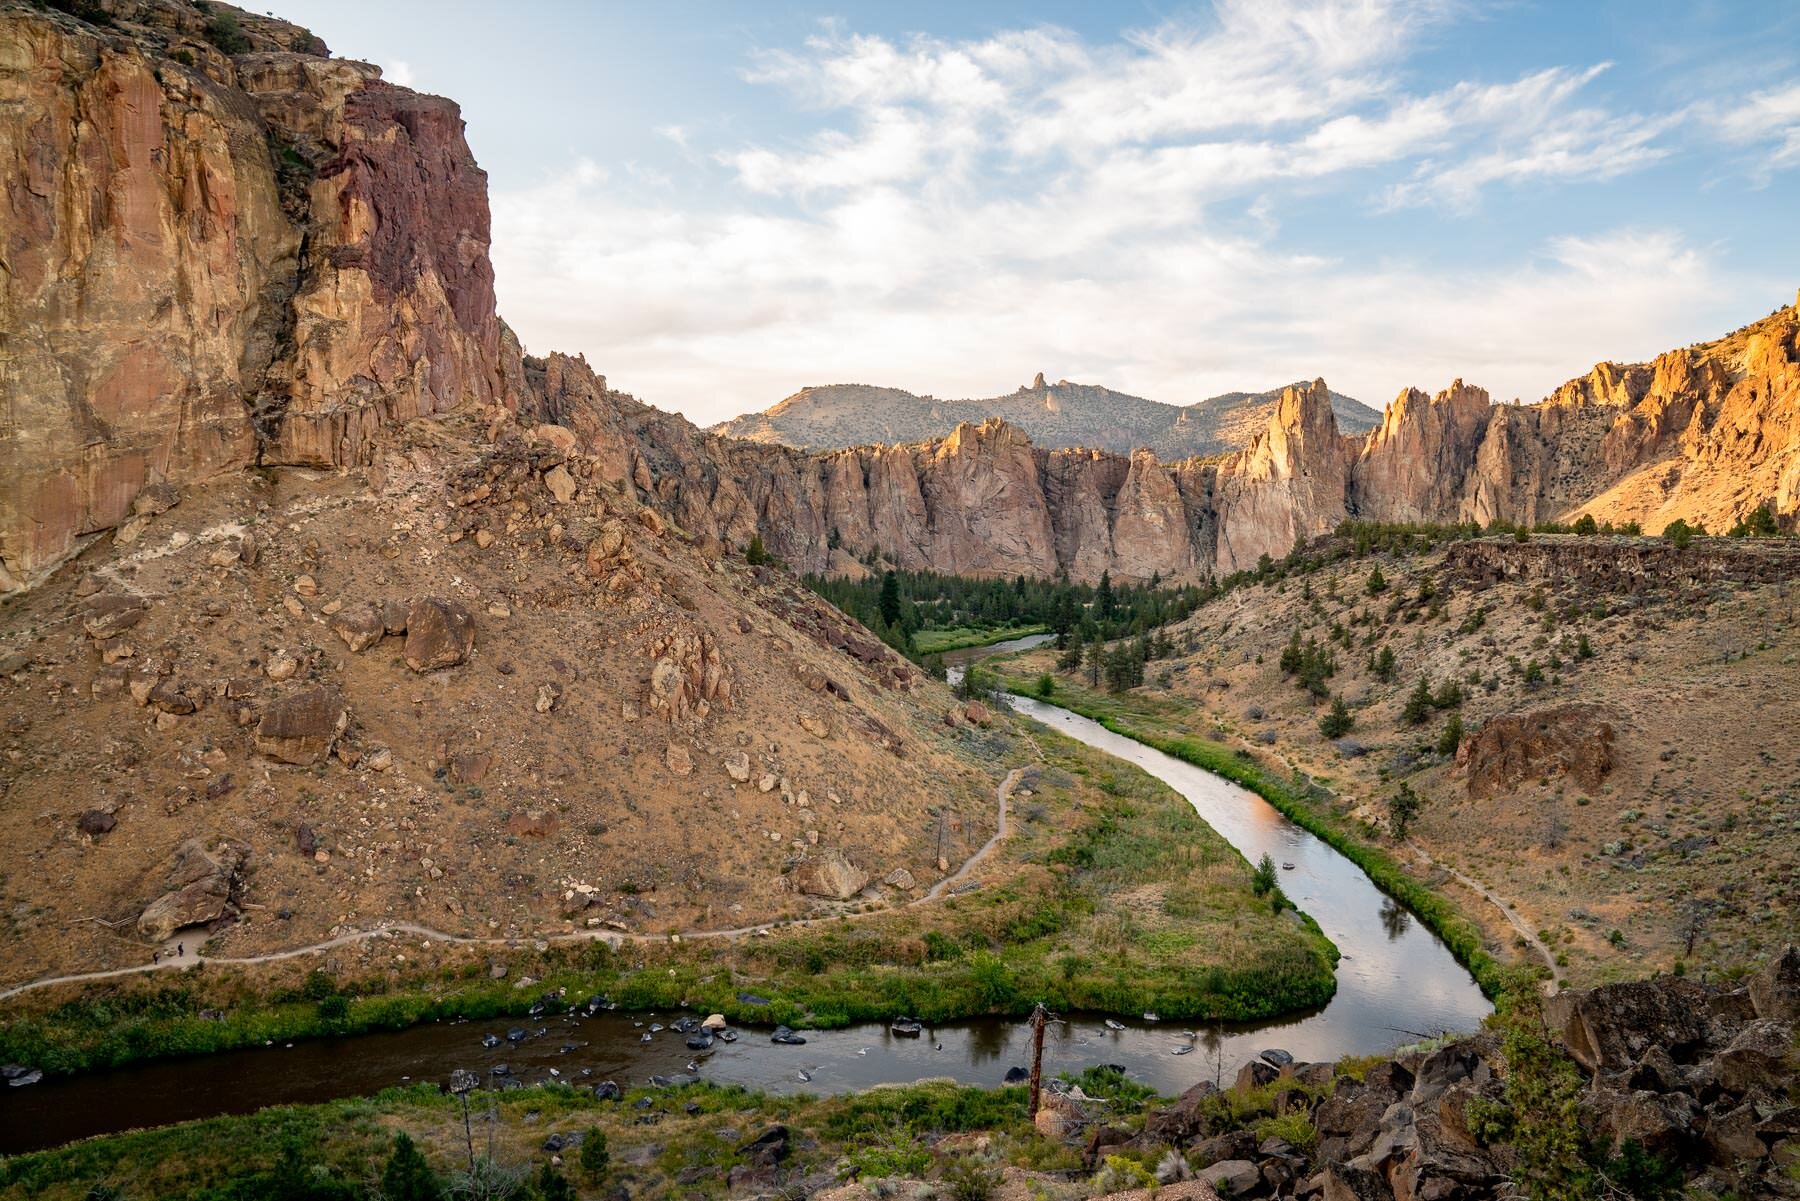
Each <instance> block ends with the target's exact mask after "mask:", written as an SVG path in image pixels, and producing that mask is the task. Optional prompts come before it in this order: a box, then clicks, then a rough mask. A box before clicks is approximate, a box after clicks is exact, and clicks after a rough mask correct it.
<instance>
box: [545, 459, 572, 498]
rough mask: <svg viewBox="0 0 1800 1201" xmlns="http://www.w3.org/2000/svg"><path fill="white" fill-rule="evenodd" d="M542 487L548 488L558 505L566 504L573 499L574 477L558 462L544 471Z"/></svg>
mask: <svg viewBox="0 0 1800 1201" xmlns="http://www.w3.org/2000/svg"><path fill="white" fill-rule="evenodd" d="M544 487H546V488H548V489H549V490H550V495H551V496H553V497H555V498H556V503H557V504H559V505H566V504H568V503H569V502H570V501H572V500H574V499H575V477H574V476H572V475H570V474H569V470H568V468H566V467H564V466H563V465H562V464H560V463H559V464H557V465H556V466H555V467H552V468H551V469H550V470H549V471H546V472H545V473H544Z"/></svg>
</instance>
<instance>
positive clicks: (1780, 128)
mask: <svg viewBox="0 0 1800 1201" xmlns="http://www.w3.org/2000/svg"><path fill="white" fill-rule="evenodd" d="M1711 117H1712V124H1713V127H1714V128H1716V129H1717V130H1718V131H1719V133H1720V135H1721V136H1723V137H1724V138H1725V139H1726V140H1727V141H1729V142H1733V143H1735V144H1737V145H1740V146H1747V147H1751V148H1753V149H1754V150H1756V151H1757V153H1759V154H1760V155H1761V156H1762V158H1761V161H1760V163H1759V164H1758V171H1757V174H1758V176H1759V177H1760V178H1762V179H1764V180H1765V181H1766V179H1767V178H1768V176H1769V175H1770V174H1772V173H1773V172H1775V171H1780V170H1785V169H1786V168H1789V167H1796V166H1800V81H1796V82H1794V83H1790V84H1785V85H1783V86H1780V87H1775V88H1771V89H1769V90H1768V91H1765V92H1757V93H1756V94H1755V95H1752V96H1750V97H1748V98H1747V99H1745V100H1744V101H1743V102H1742V103H1741V104H1739V105H1737V106H1736V107H1730V108H1724V109H1720V108H1717V107H1715V108H1714V109H1713V111H1712V114H1711Z"/></svg>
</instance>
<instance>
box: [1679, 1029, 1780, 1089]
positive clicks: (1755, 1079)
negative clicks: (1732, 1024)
mask: <svg viewBox="0 0 1800 1201" xmlns="http://www.w3.org/2000/svg"><path fill="white" fill-rule="evenodd" d="M1796 1058H1797V1057H1796V1056H1795V1054H1794V1029H1793V1027H1792V1026H1790V1025H1788V1023H1786V1022H1773V1021H1762V1020H1759V1021H1754V1022H1751V1023H1750V1024H1749V1025H1748V1026H1745V1027H1744V1028H1743V1030H1741V1031H1739V1032H1738V1036H1737V1037H1736V1038H1734V1039H1732V1040H1731V1045H1730V1046H1728V1047H1726V1048H1725V1049H1724V1050H1723V1051H1720V1052H1719V1053H1718V1054H1717V1055H1715V1056H1713V1057H1712V1059H1711V1061H1710V1062H1709V1063H1708V1064H1705V1065H1702V1067H1701V1073H1702V1074H1703V1075H1704V1076H1705V1077H1706V1078H1707V1079H1709V1080H1711V1081H1712V1082H1713V1083H1714V1084H1716V1085H1718V1087H1720V1088H1722V1089H1724V1090H1725V1091H1726V1092H1728V1093H1731V1094H1733V1095H1735V1096H1742V1095H1743V1094H1744V1093H1747V1092H1749V1091H1750V1090H1752V1089H1756V1088H1762V1089H1767V1090H1768V1091H1770V1092H1772V1093H1781V1092H1785V1091H1786V1089H1787V1085H1788V1082H1789V1081H1790V1080H1792V1079H1793V1076H1794V1068H1793V1066H1791V1065H1792V1063H1793V1062H1794V1061H1795V1059H1796Z"/></svg>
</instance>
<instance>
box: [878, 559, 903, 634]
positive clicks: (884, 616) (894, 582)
mask: <svg viewBox="0 0 1800 1201" xmlns="http://www.w3.org/2000/svg"><path fill="white" fill-rule="evenodd" d="M878 603H879V605H880V607H881V620H882V621H883V622H885V623H886V624H888V625H898V624H899V623H900V577H899V576H898V575H895V574H894V572H893V571H892V570H891V569H890V570H889V571H887V572H884V573H883V574H882V577H881V599H880V601H879V602H878Z"/></svg>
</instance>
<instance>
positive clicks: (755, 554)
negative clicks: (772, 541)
mask: <svg viewBox="0 0 1800 1201" xmlns="http://www.w3.org/2000/svg"><path fill="white" fill-rule="evenodd" d="M768 561H769V551H768V548H767V547H765V546H763V540H762V535H761V534H752V535H750V545H749V546H746V547H745V548H744V562H746V563H748V564H750V566H752V567H761V566H762V565H763V564H765V563H767V562H768Z"/></svg>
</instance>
